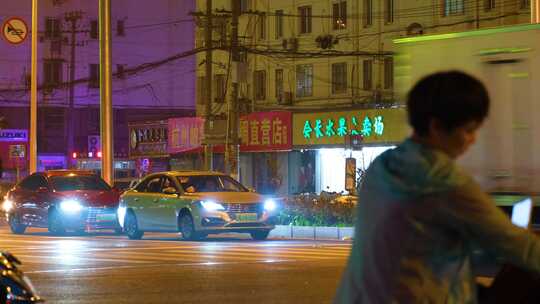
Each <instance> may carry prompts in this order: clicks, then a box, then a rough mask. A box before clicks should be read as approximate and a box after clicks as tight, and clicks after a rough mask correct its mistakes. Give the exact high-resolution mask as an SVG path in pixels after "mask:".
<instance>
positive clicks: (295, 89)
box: [196, 0, 530, 192]
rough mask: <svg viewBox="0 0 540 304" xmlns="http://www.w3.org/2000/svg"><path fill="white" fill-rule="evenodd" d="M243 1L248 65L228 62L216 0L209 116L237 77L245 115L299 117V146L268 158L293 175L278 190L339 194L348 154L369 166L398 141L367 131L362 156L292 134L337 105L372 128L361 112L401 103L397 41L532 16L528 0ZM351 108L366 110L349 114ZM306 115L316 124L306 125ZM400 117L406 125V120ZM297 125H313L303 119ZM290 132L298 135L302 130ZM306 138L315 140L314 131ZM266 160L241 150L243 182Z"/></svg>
mask: <svg viewBox="0 0 540 304" xmlns="http://www.w3.org/2000/svg"><path fill="white" fill-rule="evenodd" d="M238 1H239V2H240V7H241V15H240V23H239V39H240V41H239V42H240V46H241V49H243V50H244V52H243V53H242V55H243V56H241V57H242V58H243V60H244V64H240V65H239V66H240V68H238V69H237V68H236V65H234V64H232V65H231V58H230V54H229V51H228V47H230V45H231V43H230V39H231V35H230V28H231V3H232V0H219V1H213V11H214V14H215V15H214V17H213V20H214V27H213V28H214V31H213V37H214V38H213V42H214V47H222V48H223V49H222V50H216V51H214V54H213V69H214V75H213V88H212V90H211V91H212V93H213V96H212V110H213V114H220V113H223V112H224V111H225V110H226V108H227V106H226V101H227V99H228V98H230V91H231V90H230V88H231V80H232V79H233V78H239V79H241V80H240V84H239V97H240V98H239V101H240V108H241V110H242V111H244V112H251V111H270V110H286V111H292V112H293V113H294V114H293V126H292V127H293V128H294V130H293V141H295V142H294V143H293V145H294V146H293V150H292V151H290V152H288V153H281V154H279V153H277V155H278V156H276V153H273V154H270V155H269V156H267V158H268V159H273V160H274V162H276V163H277V164H278V165H276V166H277V167H283V168H284V169H283V171H284V172H283V174H281V175H285V176H287V177H288V186H286V187H288V188H287V189H282V192H303V191H310V192H313V191H317V192H318V191H321V190H325V189H330V190H335V191H339V190H342V189H343V182H344V178H343V176H344V173H343V172H344V171H345V169H343V170H341V169H340V167H345V158H346V157H349V156H351V155H352V156H353V157H355V158H357V159H358V160H359V162H360V163H362V165H358V163H357V167H359V168H365V166H366V165H367V164H369V162H370V161H371V159H372V158H373V157H374V156H375V155H377V153H380V151H383V150H384V149H385V148H387V147H389V146H391V145H392V144H393V143H394V144H395V142H393V140H388V141H384V142H380V141H373V142H372V141H370V140H369V138H367V137H366V136H365V135H366V134H369V133H366V134H363V135H364V144H363V146H365V147H366V148H365V149H363V152H364V153H360V152H357V151H353V152H350V153H349V152H346V151H345V150H344V149H343V148H344V145H343V143H344V141H343V139H341V142H340V143H341V145H339V144H337V145H336V144H335V142H333V143H330V144H329V142H326V143H319V144H317V143H312V142H309V141H308V140H300V141H299V140H296V138H302V135H301V133H302V132H303V131H306V130H307V131H309V130H310V129H312V131H313V130H314V128H315V123H321V122H322V123H323V127H324V125H325V124H326V122H327V121H330V120H332V119H333V118H329V116H328V115H326V114H324V113H326V112H329V111H330V112H334V113H336V112H338V111H339V113H341V114H343V115H342V117H343V118H345V119H347V121H348V122H349V125H348V126H349V127H351V123H352V124H354V125H355V126H356V122H357V121H360V120H359V119H364V117H366V118H368V120H367V123H368V124H369V126H371V125H372V123H374V120H372V118H373V117H368V116H367V115H368V114H362V113H364V112H363V111H364V110H367V109H380V108H388V107H391V106H396V105H397V106H399V105H400V104H402V101H401V100H396V99H395V97H394V94H393V79H394V64H393V62H394V56H393V53H392V39H395V38H402V37H407V36H414V35H423V34H432V33H441V32H455V31H463V30H472V29H476V28H485V27H494V26H502V25H510V24H517V23H528V22H529V20H530V2H529V0H504V1H502V0H482V1H480V0H475V1H472V0H437V1H433V0H424V1H394V0H382V1H373V0H295V1H289V0H272V1H269V0H238ZM205 3H206V1H205V0H197V11H198V12H199V13H200V14H205ZM199 18H200V20H201V21H203V22H201V26H199V27H198V28H197V35H196V45H197V46H204V33H205V28H204V20H205V19H204V17H203V16H201V17H199ZM436 51H437V50H433V52H436ZM204 56H205V55H204V53H201V54H199V55H198V59H197V62H198V63H203V62H204ZM204 71H205V70H204V68H202V67H201V68H199V69H198V71H197V92H198V94H197V101H198V102H197V112H198V113H204V100H205V94H206V93H207V92H208V90H206V88H205V85H204V76H205V75H204V74H205V73H204ZM396 72H397V71H396ZM235 74H237V75H235ZM363 109H364V110H363ZM351 111H352V112H354V113H360V114H358V115H359V116H354V115H352V116H351V115H349V114H350V113H351ZM308 112H309V113H323V114H321V115H319V117H322V118H319V119H317V118H316V117H315V116H306V115H307V114H306V113H308ZM366 113H367V112H366ZM341 114H340V115H341ZM347 115H349V116H347ZM360 116H361V117H360ZM297 117H298V118H297ZM300 117H302V118H305V117H312V118H313V119H314V120H311V121H310V120H306V119H304V120H303V121H300ZM381 117H382V116H381ZM336 119H337V118H336ZM317 121H318V122H317ZM399 121H400V122H401V123H403V124H404V125H403V126H402V127H403V128H406V126H405V120H404V119H400V120H399ZM300 122H306V123H307V124H306V125H300V124H299V123H300ZM387 122H389V123H391V122H390V121H388V120H387ZM387 126H388V124H387ZM307 127H309V128H308V129H306V128H307ZM294 132H300V135H298V136H297V135H296V133H294ZM304 135H305V136H304V137H306V136H307V137H309V135H310V134H309V133H307V134H306V133H304ZM323 135H324V134H323ZM396 135H397V134H396ZM402 135H403V134H400V136H402ZM398 137H399V136H394V137H393V138H398ZM304 139H306V138H304ZM367 147H374V148H376V149H372V150H370V149H368V148H367ZM322 148H341V149H332V150H325V149H322ZM302 151H303V152H302ZM357 153H360V154H357ZM261 157H263V156H261V155H251V156H246V155H242V156H241V162H242V163H243V164H244V165H245V166H244V167H245V168H250V169H242V166H241V173H242V171H245V170H247V172H244V174H243V175H244V176H247V177H248V178H247V180H245V181H246V182H247V183H248V184H249V183H251V184H252V185H254V186H256V185H257V181H256V179H257V178H256V177H255V175H256V174H258V173H257V172H262V171H265V170H266V169H264V168H263V167H261V165H260V164H261V163H265V162H264V161H263V162H261V161H260V160H257V159H258V158H261ZM246 164H247V165H246ZM250 164H251V166H250ZM336 168H339V169H338V170H336ZM306 171H309V173H308V175H309V174H311V175H313V176H314V180H311V178H307V181H306V177H301V176H302V175H305V173H304V172H306ZM299 172H300V173H299ZM250 179H251V180H252V181H251V182H250V181H249V180H250ZM266 179H271V177H269V178H266ZM301 179H303V180H304V181H300V180H301ZM293 180H297V182H294V181H293Z"/></svg>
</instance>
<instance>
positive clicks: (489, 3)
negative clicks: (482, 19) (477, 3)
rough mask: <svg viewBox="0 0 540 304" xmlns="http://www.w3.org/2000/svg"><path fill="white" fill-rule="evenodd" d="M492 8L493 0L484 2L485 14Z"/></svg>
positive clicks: (493, 5)
mask: <svg viewBox="0 0 540 304" xmlns="http://www.w3.org/2000/svg"><path fill="white" fill-rule="evenodd" d="M494 8H495V0H484V10H485V11H486V12H489V11H491V10H492V9H494Z"/></svg>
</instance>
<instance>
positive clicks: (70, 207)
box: [60, 199, 83, 213]
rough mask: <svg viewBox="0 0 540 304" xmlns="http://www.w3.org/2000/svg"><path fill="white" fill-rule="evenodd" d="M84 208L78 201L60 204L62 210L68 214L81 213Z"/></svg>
mask: <svg viewBox="0 0 540 304" xmlns="http://www.w3.org/2000/svg"><path fill="white" fill-rule="evenodd" d="M82 208H83V206H82V205H81V203H79V202H78V201H76V200H72V199H70V200H65V201H62V202H61V203H60V209H61V210H62V211H64V212H67V213H75V212H79V211H81V209H82Z"/></svg>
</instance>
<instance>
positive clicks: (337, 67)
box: [332, 62, 347, 94]
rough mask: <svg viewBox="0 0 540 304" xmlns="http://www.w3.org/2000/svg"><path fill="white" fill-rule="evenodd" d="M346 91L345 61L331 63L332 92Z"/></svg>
mask: <svg viewBox="0 0 540 304" xmlns="http://www.w3.org/2000/svg"><path fill="white" fill-rule="evenodd" d="M345 92H347V63H345V62H342V63H334V64H332V93H334V94H335V93H345Z"/></svg>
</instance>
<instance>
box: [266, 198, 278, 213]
mask: <svg viewBox="0 0 540 304" xmlns="http://www.w3.org/2000/svg"><path fill="white" fill-rule="evenodd" d="M276 208H277V204H276V202H275V201H274V200H273V199H267V200H266V201H265V202H264V210H266V211H274V210H276Z"/></svg>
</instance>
